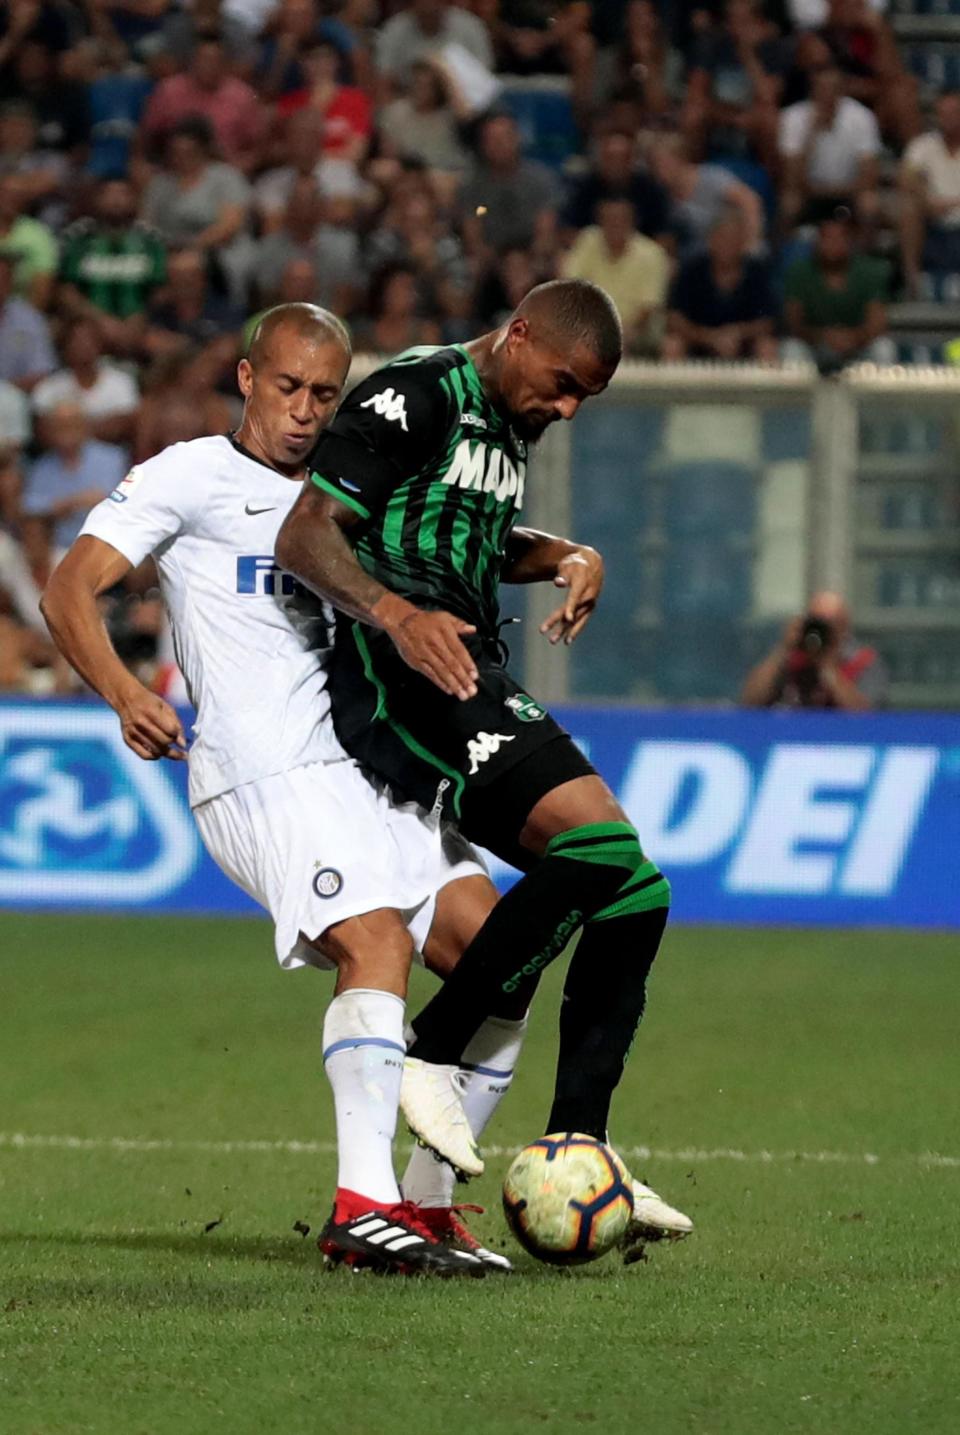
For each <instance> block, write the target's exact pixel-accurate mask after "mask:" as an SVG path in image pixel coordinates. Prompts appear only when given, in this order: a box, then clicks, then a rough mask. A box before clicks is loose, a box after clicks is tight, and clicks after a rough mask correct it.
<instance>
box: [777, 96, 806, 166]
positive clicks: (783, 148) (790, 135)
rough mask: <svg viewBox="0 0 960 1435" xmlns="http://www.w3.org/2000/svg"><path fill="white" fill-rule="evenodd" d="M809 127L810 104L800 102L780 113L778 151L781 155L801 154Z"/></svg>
mask: <svg viewBox="0 0 960 1435" xmlns="http://www.w3.org/2000/svg"><path fill="white" fill-rule="evenodd" d="M809 127H810V102H809V101H808V100H801V101H800V102H799V103H798V104H795V105H788V107H787V108H786V109H785V110H781V111H780V136H779V149H780V153H781V154H783V155H797V154H803V147H804V145H805V144H806V141H807V130H808V129H809Z"/></svg>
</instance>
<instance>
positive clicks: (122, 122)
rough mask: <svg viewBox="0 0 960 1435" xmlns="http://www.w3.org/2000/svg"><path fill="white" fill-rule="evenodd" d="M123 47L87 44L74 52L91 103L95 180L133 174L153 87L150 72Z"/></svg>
mask: <svg viewBox="0 0 960 1435" xmlns="http://www.w3.org/2000/svg"><path fill="white" fill-rule="evenodd" d="M116 51H117V47H116V46H113V47H110V46H108V45H106V44H103V43H99V42H97V41H95V40H86V41H84V42H83V43H82V44H81V45H78V46H77V47H76V49H75V50H72V51H71V53H70V56H69V60H70V65H71V68H72V71H73V73H74V74H75V75H76V77H77V78H78V79H80V80H82V81H83V84H84V88H85V89H86V91H87V95H88V98H89V102H90V119H91V129H90V148H89V155H88V158H87V162H86V173H87V175H89V176H90V177H92V178H94V179H106V178H107V177H112V176H115V175H124V174H127V172H128V170H129V169H130V166H131V156H132V153H133V151H134V149H135V142H136V140H137V136H138V134H139V129H140V120H141V117H142V115H143V110H144V107H145V105H146V102H147V99H148V97H149V95H150V92H151V90H152V89H153V82H152V80H151V78H150V76H149V75H148V74H146V73H145V72H144V71H142V70H140V69H139V68H137V67H134V66H132V65H130V64H129V63H128V62H127V57H126V55H125V54H124V53H123V52H122V51H121V52H120V53H119V54H118V53H116Z"/></svg>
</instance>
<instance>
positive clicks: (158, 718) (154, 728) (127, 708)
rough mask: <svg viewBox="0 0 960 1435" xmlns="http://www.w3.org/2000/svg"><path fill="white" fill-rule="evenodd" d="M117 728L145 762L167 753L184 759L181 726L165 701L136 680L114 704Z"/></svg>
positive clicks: (185, 745)
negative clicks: (135, 683) (134, 685)
mask: <svg viewBox="0 0 960 1435" xmlns="http://www.w3.org/2000/svg"><path fill="white" fill-rule="evenodd" d="M117 716H118V718H119V719H120V731H121V732H122V733H123V740H124V742H125V743H126V744H127V747H129V748H130V749H131V751H133V752H135V753H136V754H137V757H142V758H143V759H144V761H145V762H156V761H157V759H158V758H161V757H169V758H171V759H172V760H173V761H175V762H184V761H185V760H186V756H187V739H186V737H185V735H184V731H183V726H182V724H181V722H180V719H179V718H178V717H177V715H176V713H175V712H174V710H173V708H172V707H171V706H170V704H169V703H167V702H164V700H163V698H161V697H158V696H157V694H156V693H151V692H150V691H149V689H147V688H145V687H143V686H142V684H140V683H138V684H137V685H136V687H135V688H133V689H131V691H130V693H129V694H127V695H125V696H124V697H123V698H122V699H121V701H120V702H119V703H118V704H117Z"/></svg>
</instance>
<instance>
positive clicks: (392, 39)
mask: <svg viewBox="0 0 960 1435" xmlns="http://www.w3.org/2000/svg"><path fill="white" fill-rule="evenodd" d="M448 45H459V46H461V48H462V49H464V50H466V51H467V53H468V54H469V55H470V56H471V57H472V58H473V59H474V60H475V61H476V62H477V63H478V64H479V65H482V66H483V68H484V69H485V70H492V69H493V64H494V61H493V47H492V45H491V43H490V35H489V32H488V30H487V27H486V25H485V24H484V23H483V21H482V20H480V19H478V18H477V16H476V15H471V14H470V13H469V12H468V11H467V10H461V9H460V8H459V7H458V6H456V5H449V4H446V3H444V0H412V3H411V4H410V5H409V6H408V7H407V9H405V10H401V11H400V12H399V13H398V14H396V15H394V16H393V17H392V19H390V20H388V21H387V23H386V24H385V25H382V26H381V27H380V29H379V31H378V32H377V44H376V64H377V70H378V71H379V73H380V75H381V77H382V79H383V80H384V81H385V83H386V85H387V87H388V90H389V91H390V93H396V92H397V91H398V90H402V89H403V88H404V87H405V86H406V85H408V84H409V83H410V73H411V70H412V68H413V66H414V64H415V63H416V62H417V60H421V59H423V57H424V55H426V54H429V53H430V52H431V51H442V50H443V49H444V48H445V47H446V46H448Z"/></svg>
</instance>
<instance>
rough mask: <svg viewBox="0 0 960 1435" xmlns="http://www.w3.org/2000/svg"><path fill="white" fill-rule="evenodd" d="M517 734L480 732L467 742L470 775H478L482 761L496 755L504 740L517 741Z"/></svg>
mask: <svg viewBox="0 0 960 1435" xmlns="http://www.w3.org/2000/svg"><path fill="white" fill-rule="evenodd" d="M515 741H516V734H515V733H514V734H511V735H510V736H508V735H507V734H506V733H505V732H478V733H477V735H476V737H472V738H471V739H470V741H469V742H468V743H467V756H468V757H469V759H470V776H471V777H476V775H477V773H478V772H479V770H480V764H481V762H487V761H489V759H490V758H491V757H495V756H496V754H497V753H498V752H499V751H500V744H501V743H502V742H515Z"/></svg>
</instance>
